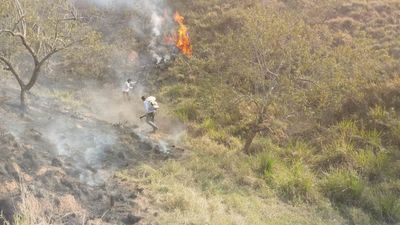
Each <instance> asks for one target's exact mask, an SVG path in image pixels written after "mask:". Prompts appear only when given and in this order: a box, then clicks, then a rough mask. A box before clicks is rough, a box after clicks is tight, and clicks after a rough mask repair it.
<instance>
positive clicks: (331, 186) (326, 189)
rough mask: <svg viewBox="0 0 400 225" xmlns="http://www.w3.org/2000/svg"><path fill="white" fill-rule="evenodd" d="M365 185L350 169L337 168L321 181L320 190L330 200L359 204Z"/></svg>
mask: <svg viewBox="0 0 400 225" xmlns="http://www.w3.org/2000/svg"><path fill="white" fill-rule="evenodd" d="M364 188H365V185H364V183H363V181H362V180H361V179H360V177H359V176H358V175H357V174H356V173H354V172H351V171H346V170H338V171H334V172H332V173H331V174H329V175H328V176H327V177H326V179H325V180H324V181H323V182H322V191H323V193H325V195H326V196H327V197H329V198H330V199H331V200H332V201H334V202H336V203H341V204H349V205H350V204H353V205H359V204H360V200H361V196H362V193H363V191H364Z"/></svg>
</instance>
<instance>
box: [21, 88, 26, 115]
mask: <svg viewBox="0 0 400 225" xmlns="http://www.w3.org/2000/svg"><path fill="white" fill-rule="evenodd" d="M25 94H26V90H25V88H21V93H20V103H21V109H22V111H25V110H26V102H25Z"/></svg>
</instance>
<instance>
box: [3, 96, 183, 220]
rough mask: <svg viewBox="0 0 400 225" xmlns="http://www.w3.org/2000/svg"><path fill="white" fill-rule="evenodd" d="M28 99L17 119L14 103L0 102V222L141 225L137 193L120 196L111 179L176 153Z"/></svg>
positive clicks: (125, 129) (120, 128) (121, 127)
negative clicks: (20, 219)
mask: <svg viewBox="0 0 400 225" xmlns="http://www.w3.org/2000/svg"><path fill="white" fill-rule="evenodd" d="M3 90H4V89H3ZM7 91H13V92H15V90H7ZM29 99H30V102H31V104H30V108H29V111H28V113H27V114H26V115H25V116H24V117H21V115H20V110H19V107H18V104H17V99H12V98H7V97H2V98H1V99H0V115H1V117H0V211H2V212H3V217H5V218H6V219H7V220H9V221H12V220H13V217H14V218H15V217H16V215H22V216H23V217H24V218H25V219H24V220H25V221H27V220H29V218H32V221H34V222H32V223H33V224H39V220H40V221H41V222H43V221H44V222H43V223H42V224H146V223H145V222H144V221H145V220H142V218H143V217H145V216H146V215H145V214H146V206H143V205H140V203H138V201H137V200H138V198H139V196H140V195H141V193H142V192H143V191H144V190H143V189H142V188H140V187H137V188H135V189H134V190H132V189H129V190H128V189H126V188H125V187H124V181H123V180H118V178H116V176H114V175H113V174H114V172H116V171H118V170H120V169H125V168H128V167H135V166H136V165H139V164H141V163H143V162H146V163H160V162H162V161H163V160H165V159H168V158H176V157H180V155H181V153H182V152H183V150H180V149H177V148H175V147H171V146H170V148H168V150H169V152H168V153H165V152H161V151H160V148H161V146H160V144H161V145H165V143H164V142H163V143H157V142H155V139H151V138H144V137H145V136H146V135H145V134H142V133H138V131H137V129H136V126H135V125H127V124H122V123H118V124H112V123H109V122H105V121H101V120H98V119H96V118H93V117H92V116H89V115H90V114H85V113H82V112H77V111H74V110H72V109H70V108H68V107H66V106H65V105H62V104H60V103H58V102H57V101H56V100H54V99H50V98H49V99H43V97H38V96H35V95H30V96H29ZM164 147H165V146H164ZM140 202H143V201H140ZM27 213H28V214H29V213H30V214H32V215H27ZM27 218H28V219H27ZM2 223H3V222H1V219H0V224H2ZM21 224H23V223H21Z"/></svg>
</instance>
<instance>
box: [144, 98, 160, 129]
mask: <svg viewBox="0 0 400 225" xmlns="http://www.w3.org/2000/svg"><path fill="white" fill-rule="evenodd" d="M142 101H143V104H144V110H145V111H146V114H145V115H143V116H141V117H140V119H142V118H143V117H146V122H147V123H148V124H149V125H150V126H151V127H152V128H153V133H155V132H156V131H157V130H158V127H157V125H156V124H155V123H154V116H155V114H156V111H157V108H155V107H154V106H153V104H152V103H151V101H150V100H148V99H146V97H145V96H142Z"/></svg>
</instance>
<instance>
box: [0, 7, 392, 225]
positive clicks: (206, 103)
mask: <svg viewBox="0 0 400 225" xmlns="http://www.w3.org/2000/svg"><path fill="white" fill-rule="evenodd" d="M170 2H171V4H172V5H173V7H175V8H178V9H179V10H180V11H181V12H183V13H182V14H184V16H185V22H186V23H187V25H188V28H189V32H190V35H191V38H192V43H193V56H191V57H187V56H184V55H178V56H176V58H174V59H173V60H172V62H169V63H168V64H166V65H163V66H160V68H158V67H157V68H156V69H154V73H152V74H151V75H149V76H147V74H146V79H145V81H143V82H146V84H151V85H152V89H153V90H156V91H158V93H155V94H154V95H156V96H157V98H158V99H160V100H161V101H162V102H163V103H164V104H165V107H164V108H168V110H169V112H170V113H171V114H172V115H174V116H175V117H176V118H178V119H179V120H180V121H181V122H182V123H184V124H185V125H186V126H187V133H188V135H187V136H185V140H183V141H182V142H183V143H181V144H182V146H185V147H186V148H187V150H188V151H186V152H189V153H186V154H187V155H185V156H186V157H183V158H179V159H167V160H165V161H163V163H162V164H160V163H154V162H153V161H151V162H149V161H143V162H141V163H140V165H139V166H137V165H129V167H128V168H127V169H124V170H119V171H117V172H116V174H115V177H116V178H118V179H120V180H121V181H124V183H123V184H124V185H126V186H127V187H126V188H127V189H130V190H134V189H135V188H137V187H140V188H142V189H144V190H145V191H142V192H141V194H142V195H143V196H142V197H143V198H145V199H146V200H147V201H148V202H150V203H149V205H150V206H149V208H147V209H146V211H147V212H148V215H150V213H153V214H152V216H151V217H150V218H145V220H146V222H148V223H149V224H162V225H163V224H196V225H197V224H198V225H200V224H201V225H202V224H221V225H222V224H223V225H225V224H232V225H233V224H249V225H253V224H254V225H256V224H260V225H261V224H262V225H264V224H271V225H272V224H274V225H275V224H278V225H279V224H282V225H283V224H310V225H311V224H313V225H315V224H321V225H322V224H360V225H361V224H363V225H364V224H371V225H375V224H379V225H381V224H382V225H394V224H399V223H400V176H399V174H400V163H399V162H400V152H399V146H400V79H399V75H400V74H399V71H400V63H399V59H400V50H399V49H400V40H399V36H400V26H399V25H398V24H400V23H399V20H400V17H399V16H400V3H398V2H397V1H392V0H382V1H357V0H351V1H347V0H346V1H345V0H339V1H331V0H321V1H310V0H272V1H256V0H249V1H240V0H213V1H210V0H197V1H183V0H175V1H170ZM7 7H11V6H10V5H7ZM7 7H5V6H0V17H1V16H3V15H5V12H7V10H6V9H7ZM90 13H93V12H90ZM96 13H98V12H96ZM102 13H110V12H102ZM120 13H121V14H120V15H119V14H118V16H120V17H124V16H127V15H128V14H129V12H127V11H124V10H122V12H120ZM27 19H28V18H27ZM114 19H115V18H114ZM115 20H116V21H118V20H117V19H115ZM18 24H19V23H17V25H18ZM0 25H2V23H1V22H0ZM18 26H19V25H18ZM87 26H89V28H90V29H89V30H90V31H93V33H91V36H90V37H89V41H88V42H89V43H88V44H89V45H90V48H89V47H88V51H84V52H80V51H66V52H65V55H64V57H63V58H62V63H60V65H58V66H59V68H58V69H60V70H62V71H63V73H64V74H73V75H75V76H74V77H82V76H85V74H87V73H90V74H91V75H90V76H91V77H92V78H94V79H96V80H97V81H101V82H104V81H107V79H108V77H107V76H108V75H109V74H110V73H111V72H110V69H109V68H108V67H107V66H106V65H103V63H101V62H107V63H110V62H109V61H108V60H109V59H107V57H105V56H104V55H105V54H108V52H109V51H110V50H113V49H117V50H115V51H121V52H123V51H128V50H126V48H127V47H126V46H130V47H132V48H133V47H135V48H137V49H141V48H145V47H143V46H146V45H147V44H148V43H147V42H146V41H140V38H137V39H135V41H132V43H130V40H131V39H130V38H132V40H133V37H132V36H134V34H131V33H130V32H129V31H127V30H126V29H122V28H121V29H120V30H119V31H118V32H116V33H115V34H113V35H112V36H111V37H109V38H108V39H107V40H104V39H103V40H101V39H102V36H101V35H102V29H106V28H104V27H102V26H101V25H99V24H98V23H94V22H93V21H89V22H88V24H87ZM109 26H112V25H109ZM0 28H1V27H0ZM107 29H108V27H107ZM0 31H1V30H0ZM122 37H127V38H125V39H124V38H122ZM99 40H101V41H99ZM0 41H4V43H5V41H7V43H10V46H11V45H14V46H19V45H18V44H17V43H15V40H11V39H7V38H5V37H4V36H3V35H1V36H0ZM33 42H35V43H36V40H35V41H33ZM2 43H3V42H2ZM0 47H1V48H0V50H3V48H4V49H5V50H7V48H5V47H4V46H0ZM16 48H18V47H16ZM18 50H20V49H19V48H18ZM54 51H55V49H53V52H54ZM138 52H139V50H138ZM54 53H55V52H54ZM31 54H32V53H31ZM49 54H53V53H52V51H50V53H49ZM50 56H51V55H50ZM0 57H1V55H0ZM0 59H1V58H0ZM86 59H87V60H86ZM3 62H4V60H3ZM121 62H123V60H121ZM3 64H4V63H3ZM121 64H123V63H121ZM6 66H7V67H8V68H6V69H12V68H10V65H8V64H7V63H6ZM89 67H91V68H89ZM132 67H134V66H132ZM68 68H73V69H71V70H69V69H68ZM124 68H125V69H126V71H128V72H127V73H129V72H131V71H130V70H129V69H130V68H131V67H129V66H126V67H124ZM11 72H12V71H11ZM86 76H89V75H86ZM20 85H21V84H20ZM23 87H24V85H23V83H22V86H21V88H23ZM43 95H45V96H51V97H55V98H56V99H58V101H60V102H62V103H63V104H65V105H68V106H71V107H74V108H75V109H79V108H80V107H82V106H83V105H85V103H84V101H83V100H82V99H77V97H76V96H75V94H74V92H72V91H59V90H55V91H49V92H46V93H43ZM164 108H163V109H164ZM118 157H120V155H119V156H118ZM121 157H124V156H121ZM0 172H1V171H0ZM28 200H29V199H28ZM29 202H32V204H33V205H26V208H21V210H20V211H21V213H20V214H19V215H20V216H18V217H17V218H16V221H17V223H16V224H20V225H24V224H31V223H34V222H32V221H33V220H35V219H37V218H36V217H33V218H31V217H30V215H32V214H30V213H32V212H34V215H36V216H37V215H40V216H41V215H42V214H41V212H36V211H35V210H36V209H37V208H38V207H37V205H35V204H36V202H35V199H31V200H29ZM25 203H27V202H25ZM22 207H25V206H24V205H22ZM29 207H33V208H32V210H30V209H28V208H29ZM43 216H44V215H43ZM42 219H46V218H45V217H44V218H42ZM26 221H30V222H28V223H26ZM37 221H39V220H37Z"/></svg>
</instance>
